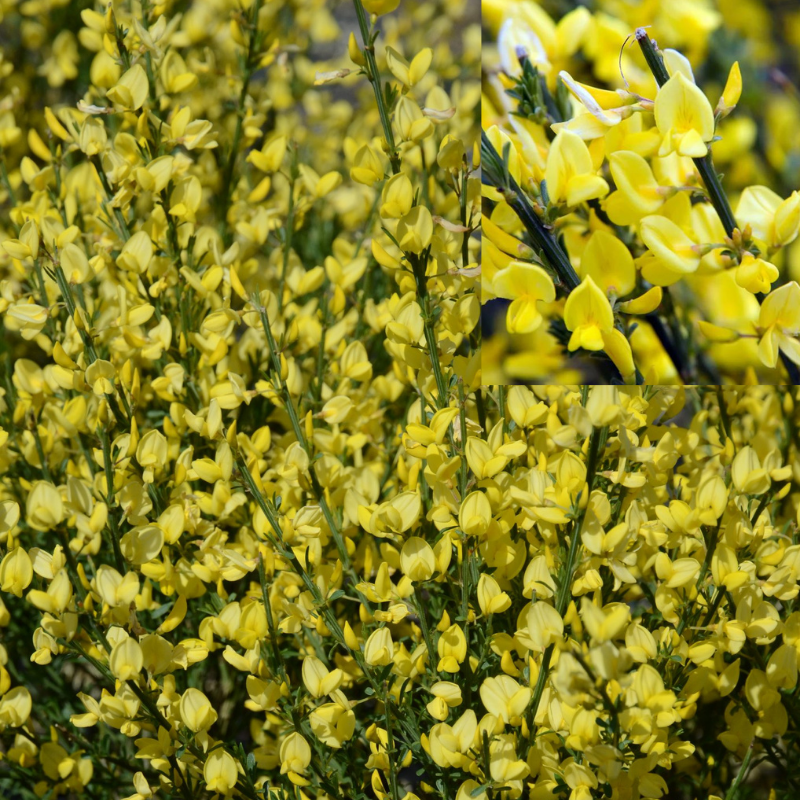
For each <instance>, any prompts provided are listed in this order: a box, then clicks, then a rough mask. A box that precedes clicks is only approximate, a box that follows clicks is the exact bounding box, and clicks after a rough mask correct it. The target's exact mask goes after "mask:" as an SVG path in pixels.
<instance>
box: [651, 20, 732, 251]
mask: <svg viewBox="0 0 800 800" xmlns="http://www.w3.org/2000/svg"><path fill="white" fill-rule="evenodd" d="M636 41H637V42H638V43H639V47H641V49H642V53H643V54H644V59H645V61H646V62H647V66H648V67H649V68H650V72H652V73H653V77H654V78H655V79H656V83H657V84H658V86H659V87H661V86H663V85H664V84H665V83H666V82H667V81H668V80H669V73H668V72H667V68H666V67H665V66H664V62H663V60H662V59H661V56H660V55H659V54H658V50H657V47H656V43H655V42H654V41H653V40H652V39H651V38H650V36H649V35H648V33H647V31H646V30H645V29H644V28H637V29H636ZM692 160H693V161H694V165H695V167H697V171H698V172H699V173H700V177H701V178H702V179H703V183H704V184H705V187H706V192H707V193H708V197H709V200H711V204H712V205H713V206H714V208H715V209H716V212H717V214H718V215H719V218H720V220H721V222H722V227H723V228H725V233H726V234H727V235H728V236H729V237H732V236H733V232H734V230H736V228H737V225H736V219H735V218H734V216H733V210H732V209H731V205H730V203H729V202H728V196H727V195H726V194H725V190H724V189H723V188H722V184H721V183H720V182H719V177H718V176H717V173H716V170H715V169H714V162H713V161H712V159H711V152H710V151H709V152H708V153H707V154H706V155H705V156H703V157H702V158H694V159H692Z"/></svg>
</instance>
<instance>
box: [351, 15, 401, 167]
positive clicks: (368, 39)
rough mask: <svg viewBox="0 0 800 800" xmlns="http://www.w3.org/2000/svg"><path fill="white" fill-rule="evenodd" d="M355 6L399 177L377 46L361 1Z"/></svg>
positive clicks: (381, 115)
mask: <svg viewBox="0 0 800 800" xmlns="http://www.w3.org/2000/svg"><path fill="white" fill-rule="evenodd" d="M353 5H354V6H355V9H356V15H357V16H358V27H359V29H360V30H361V39H362V41H363V42H364V49H363V51H362V52H363V53H364V59H365V60H366V62H367V78H369V81H370V83H371V84H372V88H373V90H374V92H375V101H376V103H377V104H378V114H379V115H380V118H381V126H382V127H383V135H384V138H385V139H386V144H387V146H388V148H389V163H390V164H391V165H392V174H393V175H397V173H398V172H400V154H399V153H398V152H397V145H396V144H395V142H394V133H393V132H392V122H391V120H390V119H389V112H388V110H387V108H386V100H385V98H384V96H383V88H382V84H381V76H380V73H379V72H378V65H377V63H376V62H375V45H374V44H373V41H374V39H373V38H372V36H371V35H370V31H369V24H368V23H367V12H366V11H364V6H362V5H361V0H353Z"/></svg>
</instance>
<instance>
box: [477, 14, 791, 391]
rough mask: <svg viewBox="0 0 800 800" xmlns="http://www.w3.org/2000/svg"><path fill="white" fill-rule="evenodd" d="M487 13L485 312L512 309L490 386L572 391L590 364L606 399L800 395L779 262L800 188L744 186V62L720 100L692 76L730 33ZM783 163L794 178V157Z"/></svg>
mask: <svg viewBox="0 0 800 800" xmlns="http://www.w3.org/2000/svg"><path fill="white" fill-rule="evenodd" d="M607 5H608V6H609V10H610V11H612V13H619V14H620V15H621V14H622V13H624V12H623V11H622V9H621V8H620V6H622V4H619V6H618V5H617V4H611V3H609V4H607ZM655 5H659V4H655ZM490 9H491V13H490V14H488V22H489V26H490V29H491V30H492V31H493V32H494V33H495V37H496V38H495V41H494V42H493V44H492V45H491V47H490V48H489V50H488V55H487V62H488V66H489V72H490V77H489V80H488V81H487V92H486V94H485V98H484V104H483V118H484V119H483V122H484V137H483V142H482V148H483V173H484V180H485V182H486V184H487V186H486V188H485V190H484V195H485V197H486V201H487V203H488V211H487V213H486V217H487V221H486V224H485V229H484V230H485V235H486V244H485V248H484V258H483V266H484V284H483V293H484V301H493V300H495V299H496V298H499V299H501V301H505V302H504V303H503V305H502V308H501V309H500V310H499V311H498V310H497V309H494V311H493V313H492V315H487V322H488V326H489V329H490V330H491V329H493V328H497V329H498V330H499V333H498V335H497V336H496V337H493V338H492V339H491V341H490V342H489V343H487V347H486V349H485V350H484V356H485V366H486V369H487V372H486V376H485V378H486V379H488V380H489V381H490V382H495V381H498V382H501V381H502V382H507V381H508V380H509V378H510V379H512V380H513V379H520V380H528V381H531V380H536V381H545V382H546V381H548V380H553V379H554V378H557V379H559V380H565V381H571V380H575V379H578V378H579V376H580V375H581V373H580V372H578V373H576V370H575V368H574V367H575V365H578V366H580V367H581V368H582V369H583V373H582V376H583V377H589V378H592V379H593V381H592V382H596V383H628V384H633V383H640V384H641V383H649V384H670V383H678V382H685V383H704V382H706V383H712V384H717V383H720V382H722V381H723V379H724V380H729V381H732V382H734V383H757V382H759V381H761V382H767V383H787V382H788V383H791V384H797V383H800V369H798V364H800V345H798V339H797V337H798V335H799V334H800V316H798V314H800V285H799V284H798V282H797V279H798V278H799V277H800V275H798V273H797V269H796V266H794V264H795V263H796V258H794V257H788V258H787V257H786V256H785V254H784V249H785V248H786V247H787V246H788V245H790V244H791V243H792V242H794V240H795V239H796V237H797V234H798V230H799V229H800V193H798V192H797V191H795V188H796V186H797V176H796V175H795V176H793V179H794V183H793V184H792V185H791V188H789V189H786V188H785V181H784V180H783V179H782V177H781V175H780V174H776V173H775V172H773V173H772V174H770V173H769V172H768V171H767V170H766V169H764V168H763V166H759V165H758V164H757V162H754V161H753V160H752V159H751V160H750V161H749V164H750V167H751V169H749V170H748V167H747V163H746V162H747V158H746V156H745V155H744V153H742V150H746V149H748V145H747V144H745V145H744V147H742V142H745V143H746V142H748V141H749V142H750V147H753V146H754V143H755V136H756V131H757V128H756V125H755V123H754V122H753V120H752V119H747V118H742V119H737V117H736V115H735V113H734V112H735V109H736V106H737V103H738V102H739V100H740V97H741V94H742V87H743V81H742V71H741V69H740V66H739V62H738V61H734V60H733V59H732V58H731V57H730V56H724V58H725V59H726V60H725V73H723V75H722V81H721V83H720V85H719V86H718V88H717V89H716V96H718V97H719V99H718V100H709V98H708V96H707V94H706V93H705V91H704V89H705V87H704V86H703V82H702V80H701V78H706V82H707V83H711V84H712V85H714V84H713V81H714V80H718V77H717V76H716V75H713V72H712V73H711V75H709V70H708V69H704V70H702V71H701V72H700V73H698V74H699V76H700V77H698V78H697V79H696V77H695V72H694V69H696V68H697V67H700V66H701V64H702V63H703V61H702V59H703V56H704V51H705V50H706V49H707V45H708V41H709V36H710V34H711V33H712V32H713V31H714V30H715V29H716V28H717V27H718V26H719V24H720V22H721V20H722V16H721V15H719V14H717V13H716V12H715V11H714V10H713V8H712V7H711V5H710V4H709V5H703V4H699V5H698V6H697V7H693V8H692V9H689V8H688V7H684V6H682V5H681V4H667V3H664V4H660V9H659V13H657V14H656V15H655V20H654V24H653V25H652V26H651V27H650V28H648V29H644V28H638V29H636V30H635V32H634V30H633V27H632V26H633V23H632V22H628V20H627V19H626V20H625V21H623V19H621V18H619V17H608V16H606V15H605V14H603V13H602V12H600V11H598V12H597V14H596V15H595V16H593V15H592V14H591V13H590V12H589V11H588V10H587V9H586V8H584V7H582V6H580V7H578V8H576V9H574V10H572V11H570V12H569V13H568V14H566V15H564V16H563V17H562V18H560V19H558V21H557V22H555V21H553V20H552V19H550V18H549V17H548V15H547V14H546V12H545V11H544V10H543V9H542V8H540V7H539V6H537V5H535V4H534V3H533V2H522V3H503V2H496V3H493V4H491V5H490ZM641 13H642V12H641V10H639V11H637V14H641ZM628 16H631V15H628ZM732 16H733V17H734V19H735V17H736V15H735V14H732ZM627 25H630V27H627ZM662 34H663V37H664V38H663V40H666V42H667V43H668V44H669V45H670V46H669V47H666V46H664V45H663V44H662V48H663V49H659V47H658V45H657V44H656V39H654V38H651V37H656V38H657V39H659V41H662V42H663V40H662V38H661V36H662ZM676 46H677V47H680V48H682V49H685V50H686V52H687V53H688V54H689V56H690V58H687V56H686V55H685V54H684V53H683V52H681V51H680V50H678V49H672V48H673V47H676ZM744 69H745V72H746V74H748V75H750V74H752V71H753V70H752V66H751V65H748V64H747V63H745V67H744ZM569 70H572V72H570V71H569ZM726 74H727V79H726V78H725V75H726ZM712 75H713V77H711V76H712ZM779 78H780V80H782V81H784V84H786V83H788V81H787V79H786V78H785V76H782V75H781V73H774V74H773V76H772V80H773V82H777V81H778V80H779ZM773 88H774V87H773ZM773 94H774V91H773ZM784 105H786V104H784ZM795 105H797V99H796V97H795V98H793V104H792V103H790V104H789V108H792V109H793V108H794V106H795ZM760 113H761V114H763V109H761V111H760ZM785 113H786V112H785V111H784V116H785ZM769 122H770V124H769V125H768V126H767V131H765V133H764V134H763V136H764V140H765V141H769V138H768V137H769V136H770V134H769V133H768V131H769V130H778V124H777V119H775V120H769ZM740 123H741V124H740ZM793 147H796V144H795V145H793ZM718 150H719V153H720V157H721V158H722V160H723V162H725V163H726V164H729V163H731V162H732V167H733V181H732V183H733V185H732V186H729V187H728V189H727V190H726V188H725V185H724V184H725V181H724V180H722V179H721V177H720V176H719V175H718V174H717V168H716V167H715V164H714V162H713V161H712V154H716V153H717V151H718ZM769 153H771V154H773V155H774V156H775V159H774V160H775V162H776V165H777V164H781V165H782V162H781V159H779V158H778V155H779V154H780V155H783V156H784V157H785V156H786V153H787V150H786V149H785V148H782V147H780V146H775V147H771V148H770V149H769ZM739 155H741V161H742V162H743V163H742V168H737V167H739V165H738V163H737V162H738V160H739ZM784 161H785V158H784ZM776 172H777V170H776ZM776 189H777V191H776ZM730 190H733V191H734V192H735V194H734V195H733V200H730V199H729V197H728V194H727V191H730ZM778 191H780V192H781V194H779V193H778ZM784 192H785V194H784ZM499 303H500V301H497V302H494V303H493V304H492V308H494V306H496V305H498V304H499ZM486 333H487V335H488V331H487V332H486ZM507 350H508V351H509V352H508V357H507V358H504V355H505V353H506V351H507ZM532 351H534V352H536V353H537V358H534V359H532V358H530V357H529V354H530V353H531V352H532ZM543 356H544V357H543ZM574 356H579V357H581V358H579V359H578V360H577V361H574V362H572V363H570V359H571V358H572V357H574ZM589 366H591V369H590V370H589V372H587V368H588V367H589Z"/></svg>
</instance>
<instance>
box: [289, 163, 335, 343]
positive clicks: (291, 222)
mask: <svg viewBox="0 0 800 800" xmlns="http://www.w3.org/2000/svg"><path fill="white" fill-rule="evenodd" d="M291 176H292V177H291V180H290V181H289V208H288V212H287V214H286V226H285V228H284V234H283V268H282V269H281V277H280V283H279V284H278V308H283V287H284V285H285V284H286V272H287V270H288V269H289V255H290V254H291V252H292V238H293V236H294V185H295V182H296V181H297V148H294V150H293V155H292V166H291ZM323 338H324V337H323Z"/></svg>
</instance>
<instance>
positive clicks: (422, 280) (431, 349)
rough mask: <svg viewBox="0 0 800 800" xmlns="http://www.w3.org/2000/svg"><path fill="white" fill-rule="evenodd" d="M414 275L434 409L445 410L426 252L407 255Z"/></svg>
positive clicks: (445, 389) (444, 391)
mask: <svg viewBox="0 0 800 800" xmlns="http://www.w3.org/2000/svg"><path fill="white" fill-rule="evenodd" d="M406 258H408V260H409V262H410V263H411V269H412V271H413V273H414V281H415V282H416V284H417V298H418V299H419V304H420V306H421V309H422V325H423V329H424V331H425V341H426V343H427V345H428V355H429V356H430V359H431V369H432V370H433V377H434V380H435V381H436V390H437V392H438V393H439V396H438V397H437V398H436V407H437V408H440V409H441V408H445V407H446V406H447V385H446V384H445V382H444V374H443V373H442V365H441V363H440V362H439V349H438V347H437V344H436V330H435V328H434V320H433V314H432V313H431V298H430V294H428V278H427V275H426V273H425V265H426V264H427V262H428V251H427V250H426V251H424V252H423V253H422V254H421V255H417V254H413V253H407V254H406Z"/></svg>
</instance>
